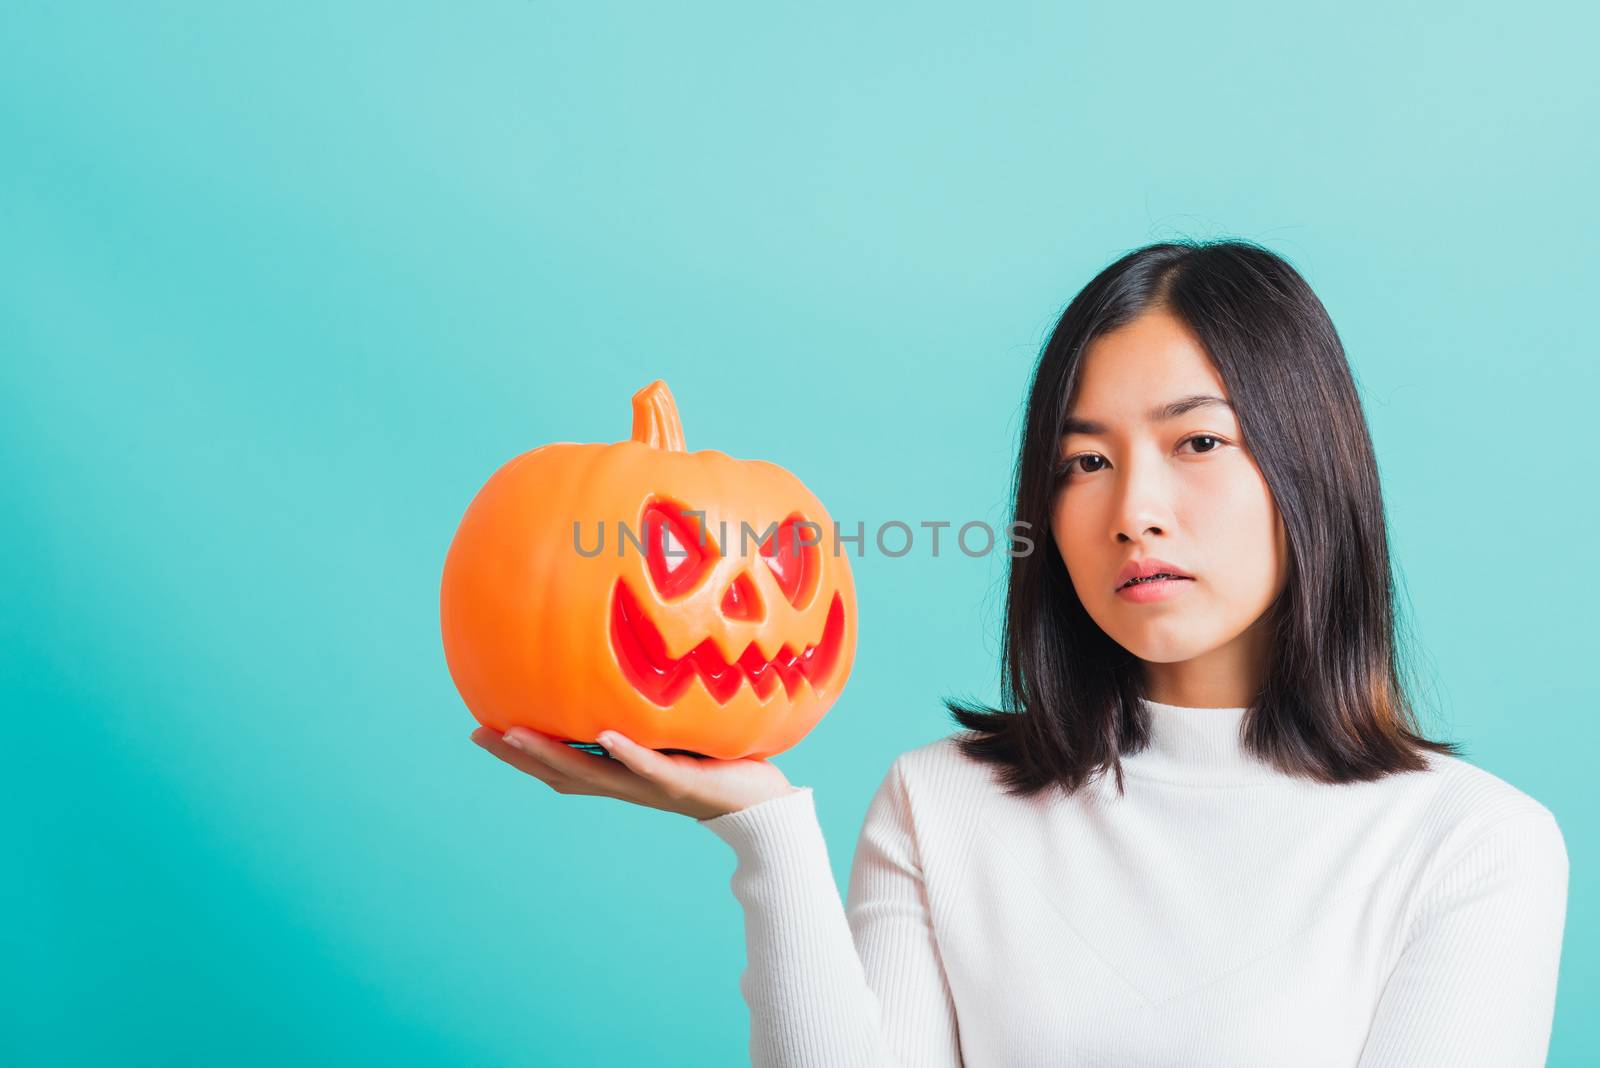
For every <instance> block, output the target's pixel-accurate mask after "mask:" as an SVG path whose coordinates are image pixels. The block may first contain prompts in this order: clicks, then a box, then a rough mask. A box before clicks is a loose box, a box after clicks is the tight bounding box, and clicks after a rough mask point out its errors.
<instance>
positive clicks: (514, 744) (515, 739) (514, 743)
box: [500, 731, 522, 749]
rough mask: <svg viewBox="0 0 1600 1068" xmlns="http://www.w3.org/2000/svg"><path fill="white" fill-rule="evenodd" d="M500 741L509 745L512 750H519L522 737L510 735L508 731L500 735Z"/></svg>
mask: <svg viewBox="0 0 1600 1068" xmlns="http://www.w3.org/2000/svg"><path fill="white" fill-rule="evenodd" d="M500 740H501V741H502V742H505V743H506V744H507V745H509V746H510V747H511V748H513V749H521V748H522V736H521V735H518V734H512V733H511V732H510V731H506V732H505V733H504V734H502V735H501V736H500Z"/></svg>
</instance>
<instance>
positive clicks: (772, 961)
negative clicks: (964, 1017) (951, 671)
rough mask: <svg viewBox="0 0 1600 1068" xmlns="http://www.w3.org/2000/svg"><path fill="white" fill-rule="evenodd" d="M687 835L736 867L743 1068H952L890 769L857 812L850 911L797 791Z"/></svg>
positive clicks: (935, 968)
mask: <svg viewBox="0 0 1600 1068" xmlns="http://www.w3.org/2000/svg"><path fill="white" fill-rule="evenodd" d="M699 822H700V823H701V824H703V825H704V826H705V827H707V828H708V829H710V830H711V831H712V832H713V833H714V834H716V835H717V836H718V837H719V838H721V839H722V840H723V841H725V842H727V843H728V844H729V845H731V846H732V847H733V849H734V852H735V855H736V857H737V864H736V866H735V869H734V873H733V883H732V885H733V893H734V896H735V897H736V898H737V899H738V901H739V903H740V904H741V906H742V907H743V909H744V918H745V941H746V957H747V964H746V967H745V970H744V974H743V975H742V976H741V978H740V982H739V986H740V990H741V992H742V993H743V995H744V999H745V1002H746V1004H747V1005H748V1006H749V1010H750V1060H751V1064H752V1065H754V1066H755V1068H766V1066H783V1068H811V1066H816V1068H847V1066H859V1068H890V1066H916V1068H923V1066H927V1068H944V1066H959V1065H960V1064H961V1054H960V1047H959V1044H958V1042H957V1036H956V1017H955V1006H954V1005H953V1003H952V1001H951V998H950V993H949V988H948V986H947V984H946V982H945V975H944V970H943V968H942V966H941V964H940V961H939V957H938V952H937V949H936V946H935V944H934V936H933V925H932V922H931V920H930V919H929V913H928V904H927V896H926V893H925V891H924V888H923V879H922V869H921V866H920V861H919V858H918V856H917V849H916V840H915V837H914V834H913V828H912V825H911V813H910V808H909V806H908V805H907V803H906V795H905V785H904V782H903V781H902V779H901V777H900V769H899V762H898V761H897V762H896V764H895V766H894V767H893V768H891V769H890V772H889V775H888V776H887V777H886V778H885V779H884V781H883V784H882V785H881V786H879V788H878V791H877V793H876V795H874V797H873V799H872V802H871V804H870V805H869V806H868V809H867V815H866V818H865V820H864V822H863V824H862V828H861V834H860V837H859V839H858V841H857V844H856V855H855V866H854V868H853V870H852V873H851V878H850V890H849V907H848V910H847V909H846V908H844V907H842V906H841V904H840V900H839V889H838V886H837V885H836V884H835V882H834V877H833V870H832V867H831V865H830V864H829V861H828V850H827V846H826V844H825V842H824V840H823V836H822V828H821V826H820V824H819V823H818V821H817V815H816V807H815V799H814V797H813V795H812V791H811V788H810V787H809V786H806V787H801V788H800V789H798V790H796V791H795V792H794V793H792V794H788V795H785V796H782V797H776V798H772V799H770V800H767V801H763V802H761V803H759V804H756V805H752V806H750V807H749V808H745V809H741V810H740V811H738V812H730V813H727V814H725V815H722V816H717V817H714V818H712V819H707V820H700V821H699Z"/></svg>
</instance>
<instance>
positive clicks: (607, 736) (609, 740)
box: [595, 731, 617, 750]
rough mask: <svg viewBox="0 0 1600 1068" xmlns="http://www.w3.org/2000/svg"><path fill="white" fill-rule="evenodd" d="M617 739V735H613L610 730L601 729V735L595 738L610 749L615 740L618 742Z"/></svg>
mask: <svg viewBox="0 0 1600 1068" xmlns="http://www.w3.org/2000/svg"><path fill="white" fill-rule="evenodd" d="M616 740H617V739H616V736H615V735H613V734H612V733H611V732H610V731H601V732H600V736H599V737H598V738H596V739H595V741H597V742H599V743H600V744H601V745H603V746H605V747H606V749H608V750H609V749H610V748H611V746H612V744H613V743H614V742H616Z"/></svg>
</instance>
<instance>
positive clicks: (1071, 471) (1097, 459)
mask: <svg viewBox="0 0 1600 1068" xmlns="http://www.w3.org/2000/svg"><path fill="white" fill-rule="evenodd" d="M1190 442H1210V445H1209V446H1207V447H1206V448H1199V447H1198V446H1197V447H1196V449H1195V451H1196V453H1197V454H1200V455H1204V454H1205V453H1208V452H1215V451H1216V450H1217V449H1218V448H1219V447H1220V446H1222V445H1226V444H1227V442H1225V441H1223V440H1222V439H1221V438H1219V437H1217V436H1216V435H1215V434H1191V435H1190V436H1189V437H1186V438H1184V439H1183V440H1182V441H1180V442H1179V443H1178V444H1179V445H1180V446H1182V445H1187V444H1189V443H1190ZM1085 461H1088V462H1091V463H1095V464H1097V465H1098V464H1104V463H1105V462H1106V459H1105V457H1104V456H1101V455H1099V454H1098V453H1092V452H1086V453H1083V454H1081V455H1078V456H1074V457H1072V458H1071V459H1070V460H1066V461H1064V462H1063V463H1062V464H1061V465H1060V466H1059V467H1057V468H1056V477H1057V480H1058V481H1064V480H1066V479H1068V478H1071V477H1072V476H1073V475H1092V474H1094V473H1095V472H1096V471H1099V470H1101V468H1100V467H1099V466H1095V467H1091V468H1084V467H1082V466H1080V465H1081V464H1083V463H1084V462H1085Z"/></svg>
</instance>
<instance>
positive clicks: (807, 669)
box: [611, 580, 844, 707]
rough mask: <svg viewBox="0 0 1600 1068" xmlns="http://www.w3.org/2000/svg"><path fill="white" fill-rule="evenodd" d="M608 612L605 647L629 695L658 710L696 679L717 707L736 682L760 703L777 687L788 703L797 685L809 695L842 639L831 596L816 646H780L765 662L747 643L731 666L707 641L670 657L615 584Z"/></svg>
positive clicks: (840, 614)
mask: <svg viewBox="0 0 1600 1068" xmlns="http://www.w3.org/2000/svg"><path fill="white" fill-rule="evenodd" d="M611 608H612V611H611V643H612V648H613V649H614V650H615V652H616V653H617V660H618V662H619V663H620V664H621V665H622V668H623V673H624V674H625V675H626V676H627V678H628V681H629V682H630V683H631V684H632V685H633V687H634V688H635V689H637V690H638V691H639V692H640V693H642V694H644V696H645V697H647V698H649V699H650V701H652V702H653V703H655V704H658V705H661V706H663V707H667V706H670V705H672V704H674V703H675V702H676V701H677V700H678V698H679V697H681V696H682V695H683V693H684V691H685V690H687V689H688V688H689V686H690V684H692V683H693V681H694V679H695V677H696V676H698V677H699V678H700V680H701V682H702V683H703V684H704V685H705V688H706V690H707V692H709V693H710V694H711V696H712V697H713V698H714V699H715V700H716V701H717V703H718V704H727V703H728V702H729V701H731V700H733V698H734V696H735V695H736V694H737V693H738V692H739V686H740V681H741V680H742V679H748V680H749V682H750V686H751V688H752V689H753V690H754V691H755V693H756V696H757V697H758V698H759V699H760V700H762V701H766V700H767V699H768V698H769V697H771V696H772V694H773V693H774V692H775V691H776V690H777V689H778V687H779V685H780V684H781V685H782V687H783V690H784V693H785V694H786V695H787V696H788V697H790V698H793V697H794V696H795V694H796V692H797V691H798V690H799V689H800V682H801V680H802V679H804V680H805V682H806V684H807V685H809V686H810V687H811V688H812V689H819V688H820V687H821V686H822V685H823V684H824V683H826V682H827V681H828V680H830V679H831V678H832V677H833V671H834V668H835V666H836V665H837V664H838V661H839V653H840V649H841V647H842V644H843V639H844V601H843V600H842V598H841V597H840V595H839V594H838V593H837V592H835V593H834V595H833V601H832V603H831V604H830V605H829V606H828V619H827V623H826V624H825V625H824V627H823V631H822V637H821V638H820V639H819V640H818V641H817V643H816V644H814V645H808V646H806V647H805V650H804V651H803V652H800V653H796V652H794V651H793V650H792V649H791V648H790V647H789V646H788V645H787V644H785V645H783V646H781V647H780V648H779V649H778V653H777V655H776V656H775V657H773V658H772V659H771V660H768V659H767V658H766V657H764V656H762V655H761V650H760V649H759V648H757V646H756V644H755V642H751V643H750V644H749V645H748V646H746V647H745V650H744V652H743V653H742V654H740V656H739V659H738V660H737V661H735V662H734V663H731V664H730V663H728V662H727V661H726V660H724V659H723V657H722V654H721V653H720V652H719V651H718V650H717V647H716V643H714V642H713V641H712V640H711V639H710V638H707V639H706V640H705V641H702V642H701V643H700V644H699V645H696V646H695V647H694V648H693V649H691V650H689V652H688V653H687V654H685V655H684V656H681V657H673V656H670V655H669V654H668V653H667V647H666V642H665V640H664V639H663V638H662V637H661V632H660V630H659V629H657V628H656V626H655V624H653V623H652V622H650V619H649V617H648V616H647V615H646V614H645V612H644V610H643V607H642V606H641V605H640V604H639V601H638V599H637V598H636V597H635V596H634V594H633V591H632V590H630V589H629V588H628V586H627V584H626V583H625V582H622V581H620V580H619V581H618V582H617V585H616V591H615V593H614V594H613V596H612V606H611Z"/></svg>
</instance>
